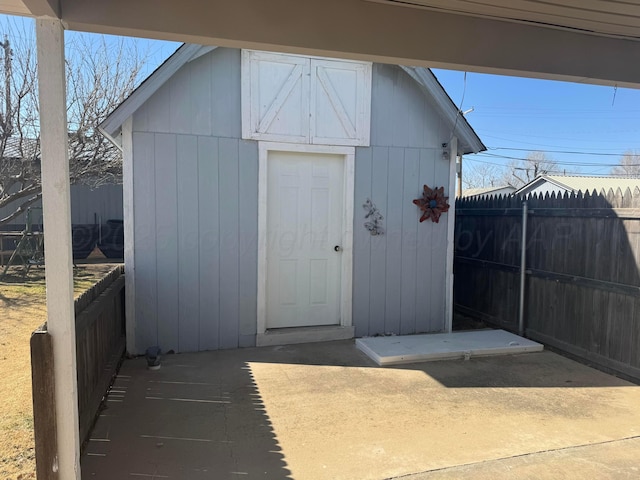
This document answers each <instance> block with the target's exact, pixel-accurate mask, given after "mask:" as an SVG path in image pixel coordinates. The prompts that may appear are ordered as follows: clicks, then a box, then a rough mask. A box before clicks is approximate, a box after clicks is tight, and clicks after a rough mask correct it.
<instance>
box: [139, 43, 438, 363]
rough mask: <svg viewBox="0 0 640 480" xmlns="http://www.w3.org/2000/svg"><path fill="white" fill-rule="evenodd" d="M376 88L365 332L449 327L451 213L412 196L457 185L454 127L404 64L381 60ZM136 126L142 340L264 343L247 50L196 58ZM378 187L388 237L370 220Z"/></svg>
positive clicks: (356, 307)
mask: <svg viewBox="0 0 640 480" xmlns="http://www.w3.org/2000/svg"><path fill="white" fill-rule="evenodd" d="M372 89H373V102H372V136H371V141H372V146H371V147H367V148H357V149H356V172H355V176H356V191H355V196H356V198H355V205H356V212H355V218H354V223H355V225H354V278H353V283H354V292H353V319H354V325H355V327H356V334H357V335H358V336H362V335H372V334H376V333H385V332H393V333H397V334H399V333H413V332H426V331H441V330H442V329H443V328H444V326H445V318H444V316H445V314H444V312H445V300H444V289H445V284H444V276H445V271H446V265H445V256H446V232H447V229H446V216H444V217H443V220H442V221H441V223H440V224H432V223H431V222H425V223H423V224H420V225H419V224H418V219H419V214H418V210H417V208H416V207H415V205H413V204H412V200H413V199H414V198H417V197H418V196H419V195H420V193H421V189H422V185H423V184H424V183H426V184H428V185H430V186H434V185H438V186H440V185H445V186H446V185H448V184H449V180H448V176H449V164H448V162H447V161H446V160H443V159H442V148H441V143H442V141H448V140H449V138H448V136H449V135H450V130H447V129H446V128H445V127H444V126H443V124H442V122H441V121H440V119H439V117H438V116H437V114H436V113H435V111H434V110H433V109H432V108H431V106H430V105H429V102H428V100H426V99H425V97H424V95H423V94H422V93H421V92H420V90H419V89H418V88H417V86H415V84H414V83H413V81H412V80H411V79H410V78H409V77H408V76H407V75H406V74H405V73H404V72H402V71H401V70H400V69H399V68H397V67H394V66H386V65H374V69H373V85H372ZM133 131H134V133H133V150H134V151H133V157H134V162H133V163H134V165H133V167H134V205H135V206H134V217H135V227H134V237H135V242H134V249H135V279H136V286H135V295H136V305H135V314H136V346H137V350H138V351H140V352H142V351H144V349H146V348H147V347H148V346H150V345H156V344H157V345H160V347H161V348H162V349H163V350H165V351H167V350H169V349H174V350H176V351H194V350H213V349H218V348H234V347H239V346H240V347H242V346H251V345H254V344H255V333H256V301H257V299H256V296H257V250H258V246H257V230H258V218H257V208H256V205H257V201H258V198H257V197H258V191H257V190H258V189H257V184H258V148H257V146H258V145H257V143H256V142H253V141H244V140H241V139H240V137H241V117H240V51H239V50H233V49H224V48H218V49H216V50H214V51H213V52H211V53H210V54H208V55H204V56H202V57H200V58H198V59H196V60H194V61H192V62H190V63H188V64H187V65H185V66H184V67H183V68H182V69H181V70H180V71H179V72H178V73H177V74H176V75H174V77H173V78H171V79H170V80H169V81H168V82H167V83H166V84H165V85H164V86H163V87H162V88H161V89H160V90H159V91H158V92H157V93H156V94H155V95H154V96H152V97H151V98H150V99H149V101H148V102H147V103H146V104H145V105H143V107H141V108H140V109H139V110H138V111H137V112H136V113H135V114H134V118H133ZM443 138H444V140H442V139H443ZM367 198H371V200H372V201H373V202H374V203H376V204H377V206H378V208H379V209H380V210H381V211H382V214H383V215H384V216H385V220H384V226H385V229H386V233H385V235H383V236H379V237H372V236H371V235H369V233H368V232H367V231H366V229H365V228H364V226H363V223H364V221H365V220H364V214H365V211H364V210H363V209H361V205H362V204H363V203H364V202H365V200H366V199H367Z"/></svg>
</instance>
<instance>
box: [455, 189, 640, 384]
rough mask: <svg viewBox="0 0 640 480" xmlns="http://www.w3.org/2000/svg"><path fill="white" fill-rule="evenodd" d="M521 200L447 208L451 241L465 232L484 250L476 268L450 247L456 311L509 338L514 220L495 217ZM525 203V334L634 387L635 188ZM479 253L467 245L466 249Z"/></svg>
mask: <svg viewBox="0 0 640 480" xmlns="http://www.w3.org/2000/svg"><path fill="white" fill-rule="evenodd" d="M522 200H523V199H521V198H519V197H516V196H498V197H483V198H481V199H468V200H464V201H458V202H456V232H457V233H456V235H458V234H459V233H460V229H462V228H464V229H467V230H470V231H473V232H474V235H473V238H481V239H483V241H485V240H486V244H485V248H484V249H482V251H481V252H480V255H479V256H477V257H475V258H474V257H473V255H472V254H471V253H470V252H471V250H470V249H467V250H466V251H463V250H462V249H460V248H459V247H458V246H457V247H456V255H455V271H456V272H457V276H456V281H455V288H454V301H455V303H456V308H460V309H463V310H464V312H465V313H466V314H470V313H474V312H475V314H477V317H478V318H479V319H483V320H485V321H488V322H489V323H494V324H495V325H497V326H501V327H503V328H507V329H511V330H515V329H516V326H517V318H516V312H517V302H518V298H517V297H518V288H517V285H518V282H519V279H518V273H517V272H518V268H519V255H520V253H519V249H520V245H519V244H520V242H519V241H513V240H514V238H513V237H514V231H516V230H517V229H519V228H520V223H521V218H520V216H519V215H517V214H514V213H513V210H511V211H509V214H508V215H504V214H502V213H503V212H504V211H505V210H506V209H515V208H519V207H520V206H521V204H522V203H521V202H522ZM527 202H528V204H529V209H530V212H531V213H530V216H529V228H528V241H527V245H528V252H527V268H528V269H529V270H530V272H531V273H530V274H529V275H528V277H527V285H526V293H527V295H526V297H525V312H526V318H525V322H526V325H528V328H529V334H530V335H531V336H532V337H537V338H543V339H545V341H548V342H550V344H553V345H554V346H556V347H557V348H565V349H566V350H567V351H570V352H571V353H572V354H574V355H581V356H583V357H584V358H586V359H589V361H592V362H594V363H599V364H600V365H602V366H605V367H607V368H609V369H614V370H616V371H618V372H620V373H623V374H625V375H628V376H630V377H634V378H637V379H640V322H638V321H637V320H636V317H638V316H640V238H639V237H640V213H639V210H638V209H639V208H640V188H639V187H636V188H634V190H633V191H631V189H629V188H627V189H626V190H625V191H624V192H622V190H620V189H617V190H616V191H615V192H614V191H613V190H612V189H610V190H609V191H604V190H601V191H600V193H598V192H597V191H596V190H595V189H594V190H592V191H585V192H584V193H582V192H579V193H576V194H564V195H562V194H556V193H549V192H547V193H545V194H539V195H536V194H534V195H530V196H529V197H528V198H527ZM474 210H475V212H474ZM478 210H482V212H478ZM516 212H517V210H516ZM498 213H500V214H498ZM515 236H516V237H517V235H515ZM487 239H489V240H487ZM478 247H479V245H478V242H474V244H473V248H472V249H478ZM480 259H481V260H482V261H480ZM460 272H464V274H460ZM514 305H515V306H516V308H514Z"/></svg>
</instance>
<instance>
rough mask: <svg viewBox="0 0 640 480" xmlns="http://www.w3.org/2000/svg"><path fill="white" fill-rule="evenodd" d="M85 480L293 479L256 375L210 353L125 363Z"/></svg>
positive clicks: (85, 463)
mask: <svg viewBox="0 0 640 480" xmlns="http://www.w3.org/2000/svg"><path fill="white" fill-rule="evenodd" d="M82 472H83V478H84V477H86V478H92V479H105V480H106V479H109V480H111V479H115V478H130V477H132V476H133V477H135V476H141V477H149V478H171V479H189V480H199V479H211V478H221V479H222V478H225V479H226V478H236V477H237V478H274V479H288V478H291V477H290V471H289V470H288V469H287V468H286V462H285V460H284V457H283V454H282V452H281V448H280V446H279V444H278V440H277V438H276V437H275V434H274V432H273V429H272V426H271V421H270V419H269V416H268V414H267V412H266V411H265V406H264V403H263V402H262V399H261V396H260V392H259V391H258V389H257V386H256V384H255V382H254V379H253V376H252V373H251V370H250V369H249V368H248V366H247V365H246V363H244V362H230V361H225V360H224V359H221V358H219V359H216V358H214V356H212V355H210V354H208V353H204V354H186V355H168V356H164V357H162V366H161V368H160V370H157V371H150V370H148V369H147V367H146V361H145V360H144V359H143V358H138V359H133V360H127V361H125V362H124V364H123V366H122V368H121V371H120V373H119V375H118V377H117V380H116V382H115V383H114V385H113V387H112V388H111V391H110V392H109V395H108V397H107V401H106V408H105V410H104V411H103V412H102V415H101V416H100V418H99V419H98V421H97V423H96V426H95V428H94V431H93V432H92V434H91V439H90V441H89V442H88V445H87V446H86V448H85V453H84V455H83V458H82Z"/></svg>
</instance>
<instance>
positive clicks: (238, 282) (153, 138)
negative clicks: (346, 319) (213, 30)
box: [133, 48, 258, 352]
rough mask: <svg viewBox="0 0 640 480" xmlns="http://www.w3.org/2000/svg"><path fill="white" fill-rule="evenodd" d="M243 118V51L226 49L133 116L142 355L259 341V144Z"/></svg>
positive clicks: (191, 67) (189, 68)
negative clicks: (248, 137) (245, 130)
mask: <svg viewBox="0 0 640 480" xmlns="http://www.w3.org/2000/svg"><path fill="white" fill-rule="evenodd" d="M240 115H241V111H240V51H239V50H236V49H227V48H218V49H216V50H214V51H212V52H211V53H210V54H207V55H203V56H201V57H199V58H197V59H195V60H193V61H191V62H189V63H187V64H186V65H185V66H184V67H183V68H182V69H180V70H179V71H178V72H177V73H176V75H174V76H173V77H172V78H171V79H169V80H168V81H167V83H166V84H165V85H163V86H162V87H161V88H160V89H159V90H158V92H156V93H155V94H154V95H153V96H152V97H151V98H150V99H149V100H148V101H147V102H146V103H145V104H144V105H143V106H142V107H141V108H140V109H139V110H138V111H137V112H136V113H135V114H134V118H133V130H134V132H135V133H134V155H135V161H134V169H135V172H136V174H135V180H134V182H135V185H134V189H135V200H134V203H135V214H136V227H135V228H136V229H135V232H136V236H135V252H136V257H135V263H136V286H137V287H138V288H140V290H136V309H135V312H136V323H137V343H136V346H137V349H138V351H139V352H144V350H145V349H146V348H147V347H149V346H151V345H156V344H158V345H160V347H161V348H162V349H163V350H164V351H167V350H171V349H173V350H176V351H196V350H214V349H218V348H233V347H238V346H252V345H255V331H256V301H257V300H256V296H257V249H258V246H257V236H258V235H257V228H258V220H257V209H256V204H257V197H258V191H257V185H258V150H257V144H256V143H255V142H245V141H242V140H240V139H239V137H240V136H241V122H240V118H241V117H240Z"/></svg>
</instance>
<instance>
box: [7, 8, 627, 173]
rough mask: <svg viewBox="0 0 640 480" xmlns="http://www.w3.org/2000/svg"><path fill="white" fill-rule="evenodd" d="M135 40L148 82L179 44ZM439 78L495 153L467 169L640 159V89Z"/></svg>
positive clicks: (600, 167) (589, 166) (603, 167)
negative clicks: (630, 154)
mask: <svg viewBox="0 0 640 480" xmlns="http://www.w3.org/2000/svg"><path fill="white" fill-rule="evenodd" d="M7 25H10V26H11V30H12V34H13V35H14V36H16V37H17V38H13V39H12V41H13V42H17V41H19V40H24V39H25V37H29V36H30V35H33V21H32V20H29V19H24V18H20V17H7V16H4V15H0V29H3V30H6V28H7ZM2 33H4V32H3V31H2V30H0V35H1V34H2ZM66 35H67V40H68V41H69V43H72V40H73V38H74V36H75V35H90V34H84V33H76V32H67V34H66ZM113 38H114V39H115V37H113ZM114 41H115V40H114ZM129 41H130V42H132V44H135V45H137V47H138V49H139V50H140V51H144V52H146V53H147V54H148V59H149V60H148V62H147V64H146V65H145V68H144V69H143V72H142V74H143V75H142V78H144V77H145V76H147V75H148V74H150V73H151V72H153V70H154V69H155V68H157V66H158V65H159V64H160V63H162V61H164V60H165V59H166V58H167V57H168V56H169V55H171V53H173V51H175V49H176V48H177V46H178V45H179V44H178V43H175V42H162V41H156V40H146V39H130V40H129ZM434 73H435V74H436V76H437V77H438V79H439V80H440V82H441V83H442V85H443V86H444V87H445V89H446V90H447V93H448V94H449V96H450V97H451V98H452V99H453V101H454V102H455V103H456V105H458V106H459V107H460V108H461V110H462V111H466V110H468V109H470V108H472V107H473V111H472V112H470V113H467V115H466V118H467V119H468V121H469V122H470V123H471V125H472V126H473V128H474V129H475V130H476V132H477V133H478V135H479V136H480V138H481V139H482V140H483V142H484V144H485V145H486V146H487V147H489V150H488V152H485V153H482V154H479V155H468V156H465V163H466V164H467V165H480V164H481V163H482V162H487V163H488V164H496V165H497V166H499V165H505V164H506V163H507V162H508V161H509V160H510V159H511V158H524V157H526V155H527V154H528V153H529V152H531V151H544V152H546V154H547V155H548V156H549V157H551V158H553V159H554V160H555V161H556V162H558V165H559V168H561V169H565V168H566V169H567V170H568V171H571V172H579V173H582V174H595V175H603V174H607V173H608V172H609V170H610V168H611V166H612V165H614V164H616V163H617V162H618V161H619V159H620V157H621V155H622V154H623V153H624V152H626V151H629V150H637V151H638V152H640V90H631V89H624V88H615V87H614V86H606V87H603V86H594V85H586V84H576V83H568V82H556V81H549V80H535V79H527V78H517V77H505V76H497V75H485V74H477V73H471V72H470V73H467V74H466V79H465V73H464V72H453V71H446V70H434ZM563 152H571V153H563ZM505 157H506V158H505Z"/></svg>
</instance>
